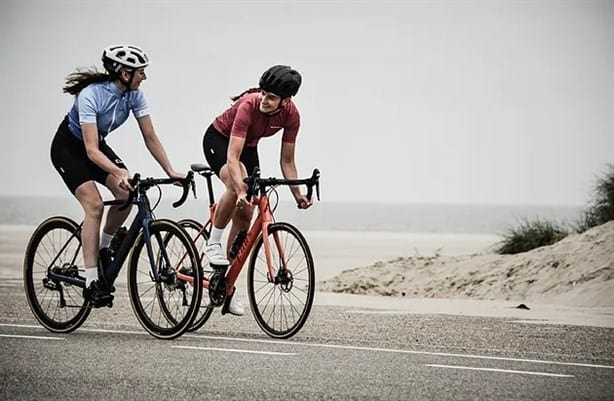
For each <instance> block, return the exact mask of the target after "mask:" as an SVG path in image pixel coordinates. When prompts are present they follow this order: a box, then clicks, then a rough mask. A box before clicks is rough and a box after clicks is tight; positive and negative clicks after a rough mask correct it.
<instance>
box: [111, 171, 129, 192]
mask: <svg viewBox="0 0 614 401" xmlns="http://www.w3.org/2000/svg"><path fill="white" fill-rule="evenodd" d="M113 176H115V178H117V180H118V185H119V187H120V188H121V189H123V190H124V191H133V190H134V188H133V187H132V185H131V184H130V178H131V177H130V173H129V172H128V170H126V169H123V168H122V169H119V170H118V171H117V172H115V173H113Z"/></svg>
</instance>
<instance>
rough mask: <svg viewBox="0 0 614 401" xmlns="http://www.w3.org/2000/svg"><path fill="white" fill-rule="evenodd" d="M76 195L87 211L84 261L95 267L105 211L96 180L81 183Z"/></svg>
mask: <svg viewBox="0 0 614 401" xmlns="http://www.w3.org/2000/svg"><path fill="white" fill-rule="evenodd" d="M75 197H76V198H77V200H78V201H79V203H80V204H81V207H82V208H83V212H84V213H85V216H84V217H83V227H82V229H81V243H82V246H83V261H84V262H85V267H86V268H87V269H89V268H95V267H96V266H97V264H98V240H99V235H100V222H101V220H102V213H103V211H104V207H103V204H102V198H101V196H100V192H99V191H98V187H97V186H96V183H95V182H94V181H87V182H85V183H83V184H81V185H79V187H77V189H76V191H75ZM96 278H97V277H96ZM87 284H89V282H88V283H87Z"/></svg>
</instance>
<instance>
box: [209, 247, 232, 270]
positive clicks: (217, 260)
mask: <svg viewBox="0 0 614 401" xmlns="http://www.w3.org/2000/svg"><path fill="white" fill-rule="evenodd" d="M205 256H206V257H207V260H208V261H209V263H210V264H212V265H225V266H228V264H229V262H228V259H226V255H225V254H224V251H223V250H222V244H211V245H207V246H206V247H205Z"/></svg>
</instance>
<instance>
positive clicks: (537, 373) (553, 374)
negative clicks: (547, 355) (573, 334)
mask: <svg viewBox="0 0 614 401" xmlns="http://www.w3.org/2000/svg"><path fill="white" fill-rule="evenodd" d="M424 366H430V367H432V368H446V369H462V370H481V371H485V372H501V373H514V374H523V375H534V376H551V377H575V376H573V375H563V374H559V373H546V372H531V371H528V370H509V369H495V368H477V367H474V366H452V365H432V364H427V365H424Z"/></svg>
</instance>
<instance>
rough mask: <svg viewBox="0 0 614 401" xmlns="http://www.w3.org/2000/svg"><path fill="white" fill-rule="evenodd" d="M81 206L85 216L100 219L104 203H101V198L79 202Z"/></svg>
mask: <svg viewBox="0 0 614 401" xmlns="http://www.w3.org/2000/svg"><path fill="white" fill-rule="evenodd" d="M81 206H83V211H84V212H85V216H86V217H89V218H93V219H96V220H102V215H103V213H104V204H103V203H102V199H98V200H91V201H89V202H85V203H81Z"/></svg>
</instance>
